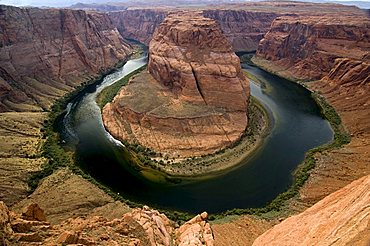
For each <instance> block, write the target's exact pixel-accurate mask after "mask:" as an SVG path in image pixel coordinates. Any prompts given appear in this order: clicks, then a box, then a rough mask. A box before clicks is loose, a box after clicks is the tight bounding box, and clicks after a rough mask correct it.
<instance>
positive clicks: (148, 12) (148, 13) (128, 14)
mask: <svg viewBox="0 0 370 246" xmlns="http://www.w3.org/2000/svg"><path fill="white" fill-rule="evenodd" d="M167 14H168V11H167V10H161V9H130V10H126V11H117V12H111V13H108V16H109V18H110V19H111V20H112V23H113V25H114V26H115V27H117V29H118V31H119V32H120V33H121V35H122V36H123V37H125V38H130V39H135V40H138V41H140V42H142V43H144V44H146V45H148V44H149V42H150V40H151V38H152V37H153V34H154V31H155V29H156V28H157V26H158V25H159V24H160V23H161V22H162V21H163V20H164V18H165V17H166V15H167Z"/></svg>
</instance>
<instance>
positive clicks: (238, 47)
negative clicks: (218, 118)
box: [108, 8, 281, 51]
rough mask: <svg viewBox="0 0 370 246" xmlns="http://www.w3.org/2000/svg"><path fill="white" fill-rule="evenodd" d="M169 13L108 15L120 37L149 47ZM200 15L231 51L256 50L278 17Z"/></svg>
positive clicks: (260, 14)
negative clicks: (216, 29) (214, 25)
mask: <svg viewBox="0 0 370 246" xmlns="http://www.w3.org/2000/svg"><path fill="white" fill-rule="evenodd" d="M170 12H171V10H165V9H155V8H153V9H128V10H125V11H116V12H111V13H108V15H109V18H110V19H111V20H112V23H113V25H114V26H116V27H117V29H118V31H119V32H120V33H121V35H122V36H124V37H127V38H131V39H135V40H139V41H140V42H142V43H144V44H147V45H148V44H149V42H150V40H151V39H152V37H153V34H154V31H155V29H156V28H157V27H158V26H159V24H160V23H161V22H162V21H163V20H164V18H165V17H166V16H167V15H168V13H170ZM203 15H204V16H205V17H207V18H210V19H213V20H215V21H216V22H217V23H218V24H219V25H220V28H221V30H222V32H223V33H224V35H225V36H226V38H227V39H228V40H229V41H230V43H231V45H232V46H233V48H234V51H255V50H256V49H257V47H258V43H259V41H260V40H261V39H262V38H263V36H264V35H265V33H266V32H267V31H268V30H269V28H270V25H271V23H272V21H273V20H274V19H275V18H276V17H277V16H279V15H281V14H278V13H274V12H253V11H248V10H242V9H239V10H231V9H216V10H213V9H212V10H211V9H205V10H204V11H203Z"/></svg>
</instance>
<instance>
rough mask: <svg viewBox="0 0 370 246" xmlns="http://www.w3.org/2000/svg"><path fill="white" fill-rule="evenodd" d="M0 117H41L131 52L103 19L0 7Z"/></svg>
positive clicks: (77, 13) (80, 13) (69, 12)
mask: <svg viewBox="0 0 370 246" xmlns="http://www.w3.org/2000/svg"><path fill="white" fill-rule="evenodd" d="M0 30H1V31H0V112H1V111H42V110H46V109H48V108H49V107H50V106H51V104H52V102H53V101H54V100H55V99H56V98H58V97H60V96H62V95H64V94H65V93H66V92H68V91H72V90H73V89H74V88H75V87H76V86H78V85H81V84H82V83H83V82H86V81H88V80H90V79H93V78H96V77H97V76H98V75H100V74H101V73H103V72H105V71H107V70H109V69H111V68H112V67H113V66H115V65H116V64H117V63H119V62H121V61H123V60H125V59H126V58H127V57H128V55H129V54H130V46H129V45H128V44H127V43H126V42H125V41H124V40H123V38H122V37H121V35H120V34H119V32H118V31H117V29H116V28H115V27H114V26H113V25H112V23H111V21H110V19H109V18H108V17H107V16H106V15H105V14H100V13H87V12H85V11H78V10H66V9H62V10H58V9H37V8H27V9H23V8H16V7H9V6H0Z"/></svg>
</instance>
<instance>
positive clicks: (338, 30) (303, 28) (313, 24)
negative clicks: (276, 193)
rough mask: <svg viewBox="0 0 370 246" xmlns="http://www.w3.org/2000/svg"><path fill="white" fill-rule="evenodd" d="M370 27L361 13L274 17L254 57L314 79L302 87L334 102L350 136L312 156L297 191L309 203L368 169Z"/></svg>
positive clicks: (268, 66) (289, 73)
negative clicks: (338, 145)
mask: <svg viewBox="0 0 370 246" xmlns="http://www.w3.org/2000/svg"><path fill="white" fill-rule="evenodd" d="M369 27H370V19H369V18H368V17H366V16H363V15H358V16H354V15H349V14H348V15H346V14H343V15H340V16H333V15H328V16H325V17H321V16H312V15H311V16H301V17H299V18H298V19H297V18H291V17H278V18H277V19H276V20H275V21H274V22H273V24H272V26H271V30H270V31H269V32H268V33H267V34H266V35H265V37H264V39H263V40H261V42H260V45H259V47H258V50H257V54H256V56H255V58H253V61H254V62H255V63H257V64H258V65H260V66H261V67H263V68H264V69H266V70H268V71H271V72H273V73H276V74H278V75H280V76H283V77H286V78H290V79H293V80H316V81H315V82H310V83H306V86H307V87H308V88H310V89H311V90H313V91H318V92H319V93H320V94H319V97H321V96H323V97H324V98H325V99H326V100H327V101H328V102H329V103H330V104H331V105H333V106H334V108H335V110H336V111H337V112H338V113H339V115H340V117H341V119H342V123H343V124H344V126H345V128H346V129H347V131H348V132H349V134H350V135H351V142H350V143H349V144H348V145H345V146H343V147H342V148H340V149H334V150H332V151H324V152H323V153H318V154H316V155H315V159H316V168H315V169H314V170H313V171H312V172H311V175H310V178H309V180H308V182H306V184H305V185H304V187H303V189H302V190H301V197H302V200H303V201H304V202H306V203H307V204H313V203H315V202H317V201H318V200H320V199H322V198H323V197H325V196H327V195H328V194H330V193H331V192H334V191H336V190H337V189H339V188H341V187H343V186H344V185H346V184H348V183H350V182H352V181H353V180H355V179H358V178H360V177H362V176H363V175H366V174H368V173H370V166H369V165H367V163H369V161H370V155H369V152H368V149H369V147H370V142H369V139H370V129H369V123H370V122H369V117H368V115H369V114H370V111H369V109H370V108H369V104H370V77H369V63H370V31H369V30H370V28H369ZM323 183H325V187H323V186H322V184H323Z"/></svg>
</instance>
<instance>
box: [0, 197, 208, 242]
mask: <svg viewBox="0 0 370 246" xmlns="http://www.w3.org/2000/svg"><path fill="white" fill-rule="evenodd" d="M207 219H208V218H207V213H206V212H203V213H202V214H201V215H197V216H196V217H194V218H193V219H191V220H190V221H188V222H186V223H185V224H184V225H182V226H180V227H179V228H176V229H175V223H174V222H172V221H171V220H169V219H168V218H167V217H166V216H165V215H164V214H161V213H159V212H158V211H156V210H153V209H150V208H149V207H147V206H144V207H143V208H136V209H132V210H131V211H130V212H127V213H122V214H120V215H118V216H117V217H116V218H114V219H109V218H107V217H105V216H96V215H95V216H94V215H89V216H87V217H78V218H73V219H72V218H70V219H67V220H64V221H62V222H59V223H54V224H50V222H48V221H47V218H46V217H45V214H44V211H43V209H42V208H40V207H39V205H38V204H36V203H32V204H29V205H28V206H26V207H24V210H23V212H22V214H18V213H15V212H13V211H10V210H9V209H8V207H7V206H6V205H5V204H4V203H3V202H2V201H0V236H1V242H2V245H72V244H75V245H107V246H108V245H130V246H134V245H148V246H157V245H163V246H171V245H175V243H176V245H199V246H202V245H204V246H213V242H214V239H213V234H212V229H211V227H210V225H209V223H208V222H207Z"/></svg>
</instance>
